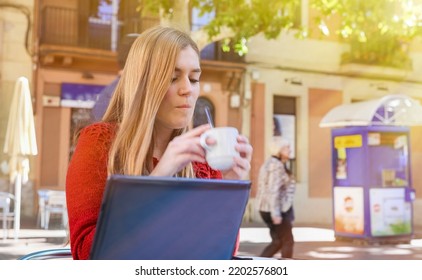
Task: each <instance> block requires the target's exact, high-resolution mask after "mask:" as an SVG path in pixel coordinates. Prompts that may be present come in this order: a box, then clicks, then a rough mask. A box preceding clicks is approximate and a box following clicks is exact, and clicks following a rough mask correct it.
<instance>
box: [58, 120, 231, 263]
mask: <svg viewBox="0 0 422 280" xmlns="http://www.w3.org/2000/svg"><path fill="white" fill-rule="evenodd" d="M115 133H116V125H115V124H109V123H95V124H92V125H90V126H87V127H85V128H84V129H83V130H82V131H81V134H80V136H79V139H78V143H77V146H76V149H75V152H74V154H73V156H72V159H71V161H70V163H69V168H68V170H67V176H66V199H67V210H68V215H69V230H70V246H71V250H72V255H73V258H74V259H89V253H90V250H91V245H92V242H93V238H94V234H95V229H96V223H97V219H98V215H99V211H100V207H101V202H102V198H103V193H104V188H105V185H106V181H107V160H108V152H109V149H110V147H111V143H112V141H113V139H114V136H115ZM193 168H194V171H195V175H196V177H197V178H208V179H209V178H213V179H221V178H222V176H221V172H220V171H216V170H213V169H211V168H210V167H209V166H208V165H207V164H202V163H196V162H194V163H193ZM238 246H239V241H238V240H237V242H236V248H235V251H234V254H236V252H237V249H238Z"/></svg>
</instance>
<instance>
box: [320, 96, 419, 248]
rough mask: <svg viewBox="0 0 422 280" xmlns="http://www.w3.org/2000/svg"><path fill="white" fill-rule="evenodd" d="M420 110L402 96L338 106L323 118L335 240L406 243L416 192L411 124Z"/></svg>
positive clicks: (416, 105) (416, 119) (410, 234)
mask: <svg viewBox="0 0 422 280" xmlns="http://www.w3.org/2000/svg"><path fill="white" fill-rule="evenodd" d="M410 125H422V107H421V106H420V105H419V103H418V102H416V101H415V100H412V99H411V98H409V97H407V96H403V95H388V96H384V97H383V98H381V99H379V100H370V101H364V102H357V103H352V104H346V105H341V106H338V107H336V108H334V109H333V110H331V111H330V112H328V114H327V115H326V116H324V118H323V120H322V121H321V123H320V126H321V127H332V130H331V140H332V141H331V143H332V182H333V224H334V232H335V237H336V238H337V239H353V240H360V241H362V242H365V243H390V242H391V243H407V242H409V241H410V240H411V238H412V235H413V201H414V199H415V191H414V189H413V184H412V174H411V169H410V156H411V149H410V144H409V138H410V134H409V126H410Z"/></svg>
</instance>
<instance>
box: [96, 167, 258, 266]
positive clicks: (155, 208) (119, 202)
mask: <svg viewBox="0 0 422 280" xmlns="http://www.w3.org/2000/svg"><path fill="white" fill-rule="evenodd" d="M250 186H251V183H250V181H243V180H242V181H241V180H239V181H237V180H214V179H211V180H209V179H187V178H171V177H152V176H123V175H112V176H110V177H109V179H108V181H107V185H106V190H105V193H104V197H103V204H102V207H101V211H100V215H99V218H98V222H97V229H96V234H95V237H94V243H93V246H92V250H91V259H108V260H111V259H113V260H117V259H122V260H142V259H146V260H213V259H214V260H226V259H231V257H232V253H233V250H234V246H235V243H236V238H237V235H238V232H239V228H240V224H241V222H242V218H243V214H244V211H245V208H246V204H247V201H248V198H249V191H250Z"/></svg>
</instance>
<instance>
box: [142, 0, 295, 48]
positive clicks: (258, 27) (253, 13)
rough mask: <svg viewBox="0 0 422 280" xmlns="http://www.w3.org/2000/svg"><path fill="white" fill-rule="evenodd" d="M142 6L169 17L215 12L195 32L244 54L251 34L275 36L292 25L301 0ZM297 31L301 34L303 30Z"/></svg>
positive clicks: (154, 0) (174, 0) (167, 0)
mask: <svg viewBox="0 0 422 280" xmlns="http://www.w3.org/2000/svg"><path fill="white" fill-rule="evenodd" d="M180 2H183V3H184V4H185V5H184V6H182V5H180ZM139 7H140V10H141V11H143V12H154V13H156V14H157V15H160V16H161V17H163V18H164V19H166V20H169V21H172V20H174V19H175V18H176V14H177V13H180V12H181V9H188V10H191V9H192V8H195V9H197V10H198V11H199V15H200V16H204V15H207V14H210V13H212V14H213V15H214V17H213V18H212V19H211V20H210V22H209V23H208V24H206V25H205V26H202V27H201V28H200V29H199V30H197V31H194V32H196V33H202V36H206V39H205V40H207V41H208V43H209V42H213V41H217V40H218V41H219V40H223V42H224V45H223V48H226V50H228V49H229V48H230V46H233V47H234V49H235V51H236V52H237V53H239V54H240V55H242V54H244V53H246V52H247V45H246V43H247V41H248V39H249V38H250V37H252V36H254V35H257V34H259V33H262V34H264V35H265V37H266V38H267V39H274V38H276V37H277V36H278V35H279V34H280V32H281V31H283V30H289V29H291V28H292V27H293V25H294V23H295V22H296V21H297V11H298V9H299V7H300V0H275V1H274V0H191V1H189V0H141V1H140V6H139ZM179 23H180V18H179ZM296 33H297V34H298V36H299V34H300V30H299V31H297V30H296ZM194 37H195V36H194Z"/></svg>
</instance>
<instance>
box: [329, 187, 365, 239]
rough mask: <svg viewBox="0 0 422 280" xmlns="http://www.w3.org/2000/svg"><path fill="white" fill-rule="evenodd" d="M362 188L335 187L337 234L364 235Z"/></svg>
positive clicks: (335, 225)
mask: <svg viewBox="0 0 422 280" xmlns="http://www.w3.org/2000/svg"><path fill="white" fill-rule="evenodd" d="M363 225H364V207H363V188H362V187H334V227H335V231H336V232H343V233H350V234H359V235H360V234H363V231H364V228H363Z"/></svg>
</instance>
